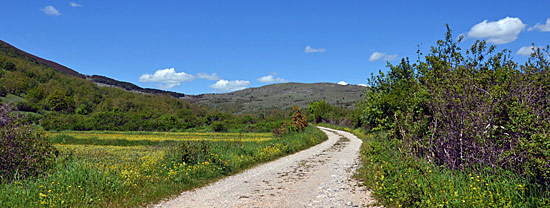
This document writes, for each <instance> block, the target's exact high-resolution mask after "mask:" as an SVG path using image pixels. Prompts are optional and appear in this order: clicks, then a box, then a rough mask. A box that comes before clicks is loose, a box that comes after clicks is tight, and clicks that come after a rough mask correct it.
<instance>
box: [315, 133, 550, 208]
mask: <svg viewBox="0 0 550 208" xmlns="http://www.w3.org/2000/svg"><path fill="white" fill-rule="evenodd" d="M320 126H326V127H330V128H334V129H340V130H345V131H349V132H352V133H353V134H355V135H356V136H357V137H359V138H361V139H362V140H363V146H362V147H361V157H362V160H363V166H362V168H361V169H360V170H359V172H358V173H357V175H356V176H357V177H358V178H359V179H361V180H362V181H364V185H366V186H367V187H369V188H370V189H372V190H373V191H372V194H373V195H374V197H375V198H376V199H377V201H378V202H379V203H381V204H383V205H384V206H385V207H550V195H549V193H548V192H544V191H543V190H542V188H543V187H539V186H536V185H535V184H533V183H531V182H530V181H528V180H526V179H525V178H522V177H520V176H519V175H516V174H513V173H511V172H507V171H502V170H487V171H485V172H475V171H464V172H462V171H453V170H449V169H447V168H445V167H440V166H437V165H434V164H433V163H430V162H428V161H424V160H419V159H417V158H410V157H406V156H404V155H403V154H401V153H400V152H399V151H400V150H399V149H398V148H396V146H398V145H396V142H398V141H391V140H389V139H388V138H387V136H386V134H385V133H384V132H374V133H368V132H366V131H365V130H363V129H350V128H344V127H339V126H334V125H327V124H320Z"/></svg>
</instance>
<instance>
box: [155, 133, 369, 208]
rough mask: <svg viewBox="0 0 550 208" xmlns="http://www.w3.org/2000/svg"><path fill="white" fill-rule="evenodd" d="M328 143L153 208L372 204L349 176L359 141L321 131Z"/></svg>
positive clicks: (348, 134)
mask: <svg viewBox="0 0 550 208" xmlns="http://www.w3.org/2000/svg"><path fill="white" fill-rule="evenodd" d="M319 129H321V130H322V131H323V132H325V133H326V134H327V135H328V140H327V141H325V142H323V143H321V144H319V145H316V146H313V147H311V148H309V149H307V150H303V151H301V152H298V153H296V154H293V155H289V156H286V157H283V158H280V159H278V160H275V161H272V162H268V163H265V164H262V165H259V166H256V167H254V168H251V169H248V170H246V171H244V172H242V173H239V174H236V175H233V176H229V177H226V178H224V179H222V180H220V181H218V182H216V183H213V184H210V185H208V186H205V187H202V188H198V189H195V190H191V191H186V192H183V193H181V194H180V195H179V196H177V197H175V198H173V199H171V200H168V201H164V202H161V203H159V204H156V205H153V207H193V208H195V207H365V206H369V205H370V206H372V204H373V203H374V200H373V199H372V198H371V197H370V192H369V191H367V190H365V188H364V187H361V186H357V181H355V180H354V179H352V178H351V176H352V175H353V172H354V171H355V169H357V167H358V164H359V149H360V146H361V143H362V141H361V140H360V139H358V138H357V137H355V136H354V135H353V134H351V133H348V132H344V131H337V130H333V129H329V128H324V127H319Z"/></svg>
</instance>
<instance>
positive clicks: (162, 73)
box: [138, 68, 195, 89]
mask: <svg viewBox="0 0 550 208" xmlns="http://www.w3.org/2000/svg"><path fill="white" fill-rule="evenodd" d="M193 79H195V76H193V75H191V74H187V73H185V72H176V70H175V69H174V68H167V69H159V70H157V71H156V72H155V73H153V74H143V75H141V76H140V77H139V79H138V81H140V82H156V83H162V84H161V85H159V87H161V88H166V89H170V88H173V87H175V86H178V85H180V84H181V83H183V82H189V81H192V80H193Z"/></svg>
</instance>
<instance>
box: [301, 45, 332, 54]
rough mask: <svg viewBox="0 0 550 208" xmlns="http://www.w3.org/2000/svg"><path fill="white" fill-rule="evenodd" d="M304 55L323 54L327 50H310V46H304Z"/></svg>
mask: <svg viewBox="0 0 550 208" xmlns="http://www.w3.org/2000/svg"><path fill="white" fill-rule="evenodd" d="M304 52H306V53H324V52H327V49H324V48H312V47H311V46H306V49H305V50H304Z"/></svg>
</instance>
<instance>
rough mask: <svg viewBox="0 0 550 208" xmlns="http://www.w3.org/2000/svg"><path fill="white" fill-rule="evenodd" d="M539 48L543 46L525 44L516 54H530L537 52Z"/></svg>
mask: <svg viewBox="0 0 550 208" xmlns="http://www.w3.org/2000/svg"><path fill="white" fill-rule="evenodd" d="M537 48H541V47H539V46H536V47H533V46H523V47H521V48H520V49H519V50H518V52H516V54H518V55H522V56H529V55H531V53H533V52H535V50H536V49H537Z"/></svg>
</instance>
